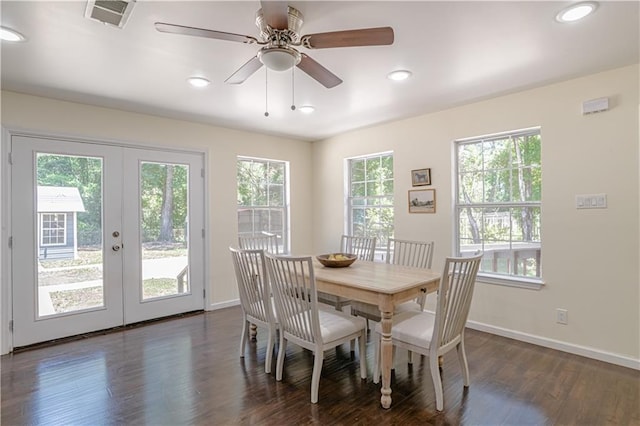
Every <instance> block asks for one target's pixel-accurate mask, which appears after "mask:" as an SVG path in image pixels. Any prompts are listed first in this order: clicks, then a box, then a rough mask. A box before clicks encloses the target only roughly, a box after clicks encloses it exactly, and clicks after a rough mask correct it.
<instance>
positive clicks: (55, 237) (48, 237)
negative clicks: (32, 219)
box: [40, 213, 67, 246]
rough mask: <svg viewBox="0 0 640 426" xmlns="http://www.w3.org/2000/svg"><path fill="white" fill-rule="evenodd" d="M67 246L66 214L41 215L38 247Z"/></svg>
mask: <svg viewBox="0 0 640 426" xmlns="http://www.w3.org/2000/svg"><path fill="white" fill-rule="evenodd" d="M66 244H67V214H66V213H42V215H41V216H40V245H42V246H64V245H66Z"/></svg>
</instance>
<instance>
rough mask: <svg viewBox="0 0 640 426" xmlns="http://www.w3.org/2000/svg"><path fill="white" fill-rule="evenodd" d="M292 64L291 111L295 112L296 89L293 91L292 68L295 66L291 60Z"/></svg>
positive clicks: (292, 72) (292, 71) (292, 69)
mask: <svg viewBox="0 0 640 426" xmlns="http://www.w3.org/2000/svg"><path fill="white" fill-rule="evenodd" d="M292 59H293V58H292ZM292 62H293V66H292V67H291V111H295V110H296V89H295V84H294V79H293V76H294V75H295V73H294V68H295V67H296V64H295V60H293V61H292Z"/></svg>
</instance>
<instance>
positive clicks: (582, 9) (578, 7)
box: [556, 1, 598, 23]
mask: <svg viewBox="0 0 640 426" xmlns="http://www.w3.org/2000/svg"><path fill="white" fill-rule="evenodd" d="M597 8H598V3H596V2H593V1H587V2H582V3H576V4H573V5H571V6H569V7H567V8H565V9H562V10H561V11H560V13H558V14H557V15H556V21H558V22H562V23H565V22H574V21H578V20H580V19H582V18H584V17H585V16H587V15H589V14H591V13H593V11H595V10H596V9H597Z"/></svg>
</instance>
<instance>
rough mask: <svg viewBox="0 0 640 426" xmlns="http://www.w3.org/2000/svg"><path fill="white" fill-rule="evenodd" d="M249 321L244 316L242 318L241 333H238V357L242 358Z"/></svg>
mask: <svg viewBox="0 0 640 426" xmlns="http://www.w3.org/2000/svg"><path fill="white" fill-rule="evenodd" d="M248 325H249V321H247V319H246V318H243V319H242V334H241V335H240V358H244V349H245V347H246V346H247V333H248V330H247V328H248Z"/></svg>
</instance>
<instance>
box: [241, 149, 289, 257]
mask: <svg viewBox="0 0 640 426" xmlns="http://www.w3.org/2000/svg"><path fill="white" fill-rule="evenodd" d="M288 180H289V163H288V162H286V161H275V160H265V159H259V158H246V157H238V235H257V234H261V233H265V232H266V233H272V234H276V235H277V236H278V244H279V246H280V247H279V249H280V250H281V253H287V252H288V251H289V246H288V241H289V219H288V218H289V202H288V200H289V197H288V187H289V182H288Z"/></svg>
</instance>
